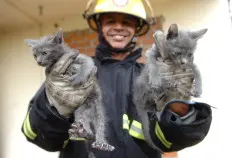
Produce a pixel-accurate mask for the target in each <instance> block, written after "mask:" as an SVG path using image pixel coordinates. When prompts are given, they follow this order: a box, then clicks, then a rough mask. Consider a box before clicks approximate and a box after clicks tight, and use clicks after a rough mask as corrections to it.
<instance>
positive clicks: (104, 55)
mask: <svg viewBox="0 0 232 158" xmlns="http://www.w3.org/2000/svg"><path fill="white" fill-rule="evenodd" d="M141 56H142V48H141V47H137V48H135V49H134V50H133V51H131V53H130V54H129V55H128V56H127V57H126V58H125V59H124V60H122V61H126V62H128V61H136V60H137V59H138V58H139V57H141ZM95 57H96V58H97V59H98V60H99V61H100V62H102V61H105V60H115V59H112V56H111V52H107V51H106V50H105V49H103V48H102V47H101V46H100V45H98V46H97V48H96V52H95Z"/></svg>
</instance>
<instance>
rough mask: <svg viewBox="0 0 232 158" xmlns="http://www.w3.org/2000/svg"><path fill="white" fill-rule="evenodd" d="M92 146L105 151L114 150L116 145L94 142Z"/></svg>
mask: <svg viewBox="0 0 232 158" xmlns="http://www.w3.org/2000/svg"><path fill="white" fill-rule="evenodd" d="M92 148H95V149H98V150H103V151H113V150H114V149H115V147H114V146H112V145H109V144H107V143H101V142H93V144H92Z"/></svg>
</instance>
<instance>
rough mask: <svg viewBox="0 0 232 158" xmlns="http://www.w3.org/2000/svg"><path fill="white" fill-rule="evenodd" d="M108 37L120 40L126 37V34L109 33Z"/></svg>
mask: <svg viewBox="0 0 232 158" xmlns="http://www.w3.org/2000/svg"><path fill="white" fill-rule="evenodd" d="M110 37H112V38H113V39H114V40H116V41H122V40H124V38H126V37H127V36H124V35H110Z"/></svg>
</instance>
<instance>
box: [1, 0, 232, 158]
mask: <svg viewBox="0 0 232 158" xmlns="http://www.w3.org/2000/svg"><path fill="white" fill-rule="evenodd" d="M154 10H155V13H156V14H163V15H164V16H165V18H166V21H165V24H164V28H165V29H167V28H168V26H169V25H170V24H171V23H177V24H179V25H180V26H181V27H183V28H189V29H200V28H203V27H207V28H208V29H209V31H208V32H207V34H206V35H205V37H204V38H202V39H201V40H200V41H199V46H198V49H197V52H196V63H197V64H198V65H199V67H200V69H201V72H202V76H203V90H204V92H203V96H202V100H203V101H206V102H208V103H210V104H212V105H213V106H216V107H218V108H219V109H218V110H213V123H212V127H211V130H210V132H209V135H208V136H207V138H206V139H205V140H204V141H203V142H202V143H201V144H199V145H197V146H195V147H192V148H188V149H185V150H183V151H181V152H179V157H180V158H196V157H197V158H208V157H210V158H227V157H230V156H228V155H229V151H230V148H231V144H230V141H231V137H230V136H229V134H230V133H232V131H231V129H230V127H229V126H230V124H231V122H230V121H231V118H229V116H230V112H231V111H232V106H230V100H229V98H230V89H232V86H231V84H230V83H229V81H231V75H230V72H231V71H230V67H232V62H230V59H231V57H232V56H231V53H230V51H231V48H230V42H231V39H230V38H231V35H232V33H231V23H230V21H229V20H230V19H229V17H228V13H227V5H226V1H225V0H195V1H194V0H175V1H173V0H172V1H171V2H168V1H164V2H159V3H158V2H157V4H156V6H154ZM59 23H60V26H61V27H62V28H63V29H64V30H67V31H70V30H73V29H82V28H86V27H87V25H86V23H85V22H84V21H83V20H81V17H80V18H77V17H69V18H66V19H65V21H62V22H59ZM55 31H56V29H55V28H54V27H53V24H52V23H51V24H46V25H45V26H43V28H42V33H43V34H47V33H53V32H55ZM39 32H40V31H39V28H38V27H36V26H33V27H30V28H26V29H23V30H20V31H15V32H11V33H8V34H7V35H0V74H1V75H2V78H1V82H0V86H1V88H2V91H1V96H0V97H1V98H0V103H1V106H0V107H1V117H4V118H5V119H3V120H2V122H1V125H2V127H1V132H2V133H1V136H3V140H2V143H3V144H4V146H2V150H1V151H4V152H2V154H4V155H3V156H2V157H3V158H15V157H20V158H29V157H32V156H33V157H34V158H40V157H43V158H52V157H54V158H55V157H57V153H55V154H54V153H47V152H45V151H43V150H41V149H39V148H38V147H35V145H33V144H31V143H27V141H26V140H25V138H24V136H23V135H22V134H21V132H20V128H21V125H22V122H23V119H24V117H25V114H26V110H27V105H28V102H29V100H30V98H31V97H32V96H33V95H34V94H35V92H36V90H37V89H38V87H39V86H40V84H41V83H42V81H43V79H44V73H43V70H42V69H41V68H39V67H38V66H37V65H36V64H35V62H34V59H33V57H32V56H31V54H30V49H29V48H28V47H27V46H26V44H24V42H23V40H24V38H34V37H38V36H39V35H40V33H39Z"/></svg>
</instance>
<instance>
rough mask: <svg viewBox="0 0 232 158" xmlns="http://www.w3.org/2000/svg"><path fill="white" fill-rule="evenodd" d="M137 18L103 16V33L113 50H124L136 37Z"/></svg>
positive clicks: (111, 14)
mask: <svg viewBox="0 0 232 158" xmlns="http://www.w3.org/2000/svg"><path fill="white" fill-rule="evenodd" d="M136 21H137V20H136V18H134V17H132V16H129V15H125V14H119V13H109V14H103V15H102V16H101V27H102V33H103V36H104V38H105V40H106V41H107V42H108V43H109V44H110V45H111V46H112V47H113V48H119V49H120V48H124V47H125V46H126V45H127V44H128V43H129V42H130V41H131V40H132V38H133V37H134V35H135V30H136Z"/></svg>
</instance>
